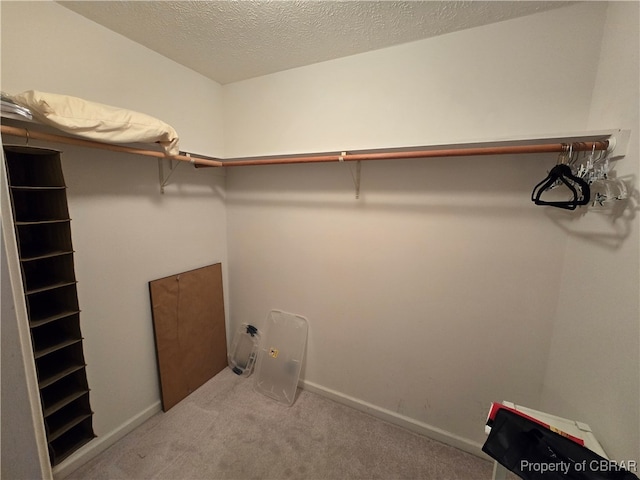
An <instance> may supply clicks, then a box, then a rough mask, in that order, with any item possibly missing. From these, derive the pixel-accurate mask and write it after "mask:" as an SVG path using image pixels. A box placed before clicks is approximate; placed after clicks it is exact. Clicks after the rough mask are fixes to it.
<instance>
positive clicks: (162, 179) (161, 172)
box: [158, 158, 181, 195]
mask: <svg viewBox="0 0 640 480" xmlns="http://www.w3.org/2000/svg"><path fill="white" fill-rule="evenodd" d="M180 163H181V162H175V164H174V162H173V160H171V159H169V174H168V175H167V176H166V177H165V176H164V159H163V158H159V159H158V178H159V181H160V193H161V194H163V195H164V187H166V186H167V184H168V183H169V179H170V178H171V175H173V172H175V171H176V168H178V165H180Z"/></svg>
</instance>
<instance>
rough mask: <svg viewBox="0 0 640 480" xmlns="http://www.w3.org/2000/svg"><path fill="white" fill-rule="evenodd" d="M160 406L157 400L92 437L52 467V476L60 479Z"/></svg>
mask: <svg viewBox="0 0 640 480" xmlns="http://www.w3.org/2000/svg"><path fill="white" fill-rule="evenodd" d="M161 407H162V404H161V403H160V401H158V402H156V403H154V404H153V405H151V406H150V407H148V408H146V409H145V410H143V411H142V412H140V413H139V414H138V415H136V416H134V417H132V418H130V419H129V420H127V421H126V422H124V423H123V424H122V425H120V426H119V427H118V428H116V429H115V430H112V431H111V432H109V433H108V434H106V435H104V436H99V437H96V438H94V439H93V440H91V441H90V442H89V443H87V444H86V445H85V446H84V447H82V448H80V449H79V450H78V451H77V452H74V453H73V454H72V455H70V456H69V457H68V458H66V459H65V460H64V461H62V462H61V463H60V464H58V465H56V466H55V467H53V477H54V478H55V479H56V480H58V479H62V478H64V477H66V476H67V475H69V474H70V473H72V472H73V471H75V470H77V469H78V468H80V467H81V466H82V465H83V464H85V463H87V462H88V461H89V460H91V459H92V458H93V457H95V456H97V455H98V454H100V453H102V452H104V451H105V450H106V449H107V448H109V447H110V446H111V445H113V444H114V443H116V442H117V441H118V440H120V439H121V438H122V437H124V436H125V435H126V434H128V433H130V432H131V431H133V430H134V429H136V428H137V427H139V426H140V425H142V424H143V423H144V422H146V421H147V420H149V419H150V418H151V417H152V416H154V415H155V414H156V413H158V412H159V411H160V410H161Z"/></svg>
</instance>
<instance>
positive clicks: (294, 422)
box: [67, 368, 492, 480]
mask: <svg viewBox="0 0 640 480" xmlns="http://www.w3.org/2000/svg"><path fill="white" fill-rule="evenodd" d="M491 473H492V463H491V462H489V461H488V460H483V459H480V458H478V457H475V456H473V455H470V454H468V453H465V452H462V451H460V450H458V449H455V448H452V447H449V446H447V445H444V444H442V443H439V442H436V441H433V440H430V439H428V438H425V437H422V436H420V435H417V434H415V433H412V432H410V431H407V430H405V429H402V428H400V427H397V426H395V425H392V424H389V423H387V422H384V421H381V420H378V419H376V418H374V417H372V416H370V415H367V414H365V413H362V412H359V411H357V410H354V409H352V408H349V407H346V406H344V405H340V404H338V403H336V402H333V401H331V400H328V399H326V398H324V397H321V396H319V395H316V394H313V393H310V392H308V391H303V390H298V398H297V399H296V401H295V403H294V404H293V406H291V407H288V406H285V405H282V404H280V403H278V402H276V401H274V400H271V399H269V398H267V397H265V396H264V395H262V394H260V393H257V392H254V390H253V378H252V377H249V378H244V377H238V376H237V375H235V374H234V373H232V372H231V370H230V369H228V368H227V369H225V370H223V371H222V372H220V373H219V374H218V375H216V376H215V377H214V378H212V379H211V380H210V381H209V382H207V383H206V384H205V385H203V386H202V387H200V388H199V389H198V390H197V391H195V392H194V393H192V394H191V395H190V396H189V397H188V398H187V399H185V400H183V401H182V402H181V403H179V404H178V405H176V406H175V407H173V408H172V409H171V410H169V412H167V413H159V414H157V415H155V416H153V417H152V418H151V419H149V420H148V421H147V422H145V423H144V424H143V425H142V426H140V427H139V428H137V429H136V430H134V431H133V432H131V433H130V434H129V435H127V436H126V437H124V438H123V439H122V440H120V441H119V442H117V443H116V444H115V445H113V446H111V447H110V448H109V449H107V450H106V451H104V452H103V453H101V454H100V455H99V456H97V457H96V458H94V459H92V460H91V461H90V462H89V463H87V464H85V465H83V466H82V467H80V468H79V469H78V470H76V471H75V472H73V473H71V474H70V475H69V476H68V477H67V478H68V479H69V480H82V479H92V480H93V479H95V480H100V479H136V480H140V479H170V480H179V479H185V480H187V479H278V480H280V479H328V480H332V479H336V480H338V479H416V480H417V479H424V480H431V479H433V480H446V479H452V480H473V479H479V480H480V479H483V480H485V479H489V478H491Z"/></svg>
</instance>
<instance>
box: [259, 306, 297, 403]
mask: <svg viewBox="0 0 640 480" xmlns="http://www.w3.org/2000/svg"><path fill="white" fill-rule="evenodd" d="M308 329H309V327H308V322H307V319H306V318H305V317H303V316H301V315H295V314H293V313H287V312H283V311H281V310H271V311H270V312H269V314H268V315H267V320H266V322H265V325H264V328H263V329H262V337H263V338H262V341H261V344H260V349H259V351H258V360H257V364H256V379H255V384H254V389H255V390H256V391H257V392H260V393H262V394H264V395H266V396H267V397H270V398H273V399H274V400H277V401H278V402H281V403H284V404H286V405H293V402H294V401H295V398H296V389H297V387H298V379H299V378H300V370H301V368H302V361H303V357H304V350H305V347H306V344H307V332H308Z"/></svg>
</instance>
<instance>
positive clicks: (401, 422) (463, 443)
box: [300, 380, 487, 460]
mask: <svg viewBox="0 0 640 480" xmlns="http://www.w3.org/2000/svg"><path fill="white" fill-rule="evenodd" d="M300 386H301V387H302V388H303V389H305V390H308V391H310V392H313V393H317V394H318V395H321V396H323V397H326V398H329V399H331V400H333V401H335V402H338V403H341V404H342V405H346V406H348V407H352V408H355V409H356V410H359V411H361V412H364V413H368V414H369V415H372V416H374V417H376V418H379V419H381V420H384V421H386V422H389V423H392V424H394V425H397V426H399V427H403V428H406V429H407V430H410V431H412V432H414V433H418V434H420V435H423V436H425V437H428V438H430V439H432V440H437V441H438V442H442V443H444V444H447V445H450V446H452V447H455V448H458V449H460V450H462V451H464V452H467V453H470V454H472V455H475V456H476V457H480V458H482V459H483V460H487V456H486V454H484V453H483V452H482V445H481V444H479V443H477V442H473V441H471V440H469V439H467V438H463V437H460V436H458V435H456V434H454V433H451V432H447V431H446V430H442V429H441V428H438V427H434V426H433V425H429V424H427V423H423V422H420V421H418V420H415V419H413V418H410V417H406V416H404V415H401V414H399V413H397V412H393V411H391V410H387V409H386V408H382V407H378V406H376V405H372V404H370V403H367V402H365V401H363V400H360V399H357V398H354V397H350V396H349V395H345V394H343V393H340V392H337V391H335V390H331V389H330V388H326V387H323V386H321V385H318V384H315V383H313V382H309V381H306V380H302V381H301V382H300Z"/></svg>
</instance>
